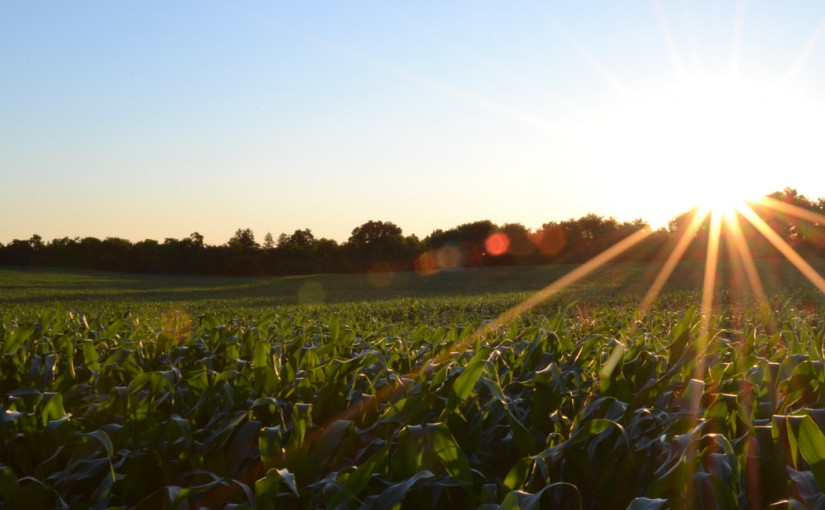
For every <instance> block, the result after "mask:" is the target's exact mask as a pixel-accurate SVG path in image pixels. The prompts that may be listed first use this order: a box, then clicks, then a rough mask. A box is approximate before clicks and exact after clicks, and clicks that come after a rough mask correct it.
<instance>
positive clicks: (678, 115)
mask: <svg viewBox="0 0 825 510" xmlns="http://www.w3.org/2000/svg"><path fill="white" fill-rule="evenodd" d="M804 106H806V105H804V104H803V103H802V102H800V101H799V100H798V99H797V98H796V96H795V95H794V94H792V91H790V90H786V89H783V88H782V87H779V86H772V85H769V84H766V83H762V82H756V81H746V80H742V79H733V78H726V79H706V78H702V79H693V80H683V81H681V82H679V83H678V84H672V85H665V86H658V87H656V88H653V89H651V90H648V91H646V92H644V93H636V94H632V95H631V96H628V97H626V98H625V99H623V100H622V101H620V102H619V103H618V105H617V106H616V107H614V108H612V109H610V108H608V109H607V111H609V113H608V114H606V115H605V114H599V115H598V116H594V117H593V118H591V119H588V120H590V121H592V122H593V125H598V127H597V128H594V131H593V132H592V133H589V134H590V135H591V136H593V137H594V141H595V142H596V145H595V146H596V147H599V149H600V151H599V155H598V156H595V157H597V158H599V161H598V162H599V163H600V166H601V168H603V169H604V170H605V174H606V175H611V176H612V180H613V183H614V186H615V188H616V189H617V190H631V191H629V192H626V193H624V194H623V196H622V197H621V198H617V201H621V200H623V201H624V203H625V204H627V207H631V206H632V207H635V209H634V210H633V212H631V213H630V214H632V215H638V216H642V217H644V218H646V219H648V220H649V221H650V222H651V224H653V225H654V226H657V225H661V224H664V223H666V222H667V220H668V219H670V218H672V217H673V216H674V215H676V214H679V213H681V212H685V211H687V210H689V209H691V208H693V207H695V206H697V205H698V206H700V207H707V208H711V209H713V210H716V211H726V212H731V211H733V210H734V209H735V208H736V207H737V206H738V205H741V204H742V203H744V202H745V201H748V200H755V199H758V198H760V197H762V196H764V195H765V194H767V193H771V192H773V191H778V190H781V189H784V188H785V187H786V186H792V185H793V182H792V181H789V180H788V178H789V173H788V172H789V171H790V172H793V171H795V170H794V169H795V168H799V167H800V166H804V165H800V162H805V163H807V164H808V165H809V164H810V162H811V161H819V160H820V159H821V155H820V154H819V152H820V149H819V147H820V144H819V143H817V142H816V140H814V139H812V137H816V136H817V133H819V132H820V131H821V130H820V129H819V128H820V125H821V120H819V119H818V118H817V117H816V115H813V113H814V112H812V111H811V109H810V108H806V107H804ZM634 193H635V196H630V195H631V194H634ZM616 205H617V206H618V207H617V210H619V209H620V208H621V206H622V205H623V204H622V203H617V204H616Z"/></svg>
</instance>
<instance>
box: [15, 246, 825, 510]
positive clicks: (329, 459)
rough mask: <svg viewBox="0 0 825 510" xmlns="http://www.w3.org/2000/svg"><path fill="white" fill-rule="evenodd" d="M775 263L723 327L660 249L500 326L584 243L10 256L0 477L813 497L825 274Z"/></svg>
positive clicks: (334, 493) (234, 500) (252, 504)
mask: <svg viewBox="0 0 825 510" xmlns="http://www.w3.org/2000/svg"><path fill="white" fill-rule="evenodd" d="M814 263H815V265H816V267H817V268H818V269H821V268H822V267H823V264H822V261H818V262H817V261H815V262H814ZM761 264H762V265H760V270H761V272H762V274H763V278H764V280H765V281H766V287H767V289H768V292H769V295H770V298H771V305H772V308H773V310H774V312H775V315H776V317H775V323H774V324H763V323H762V320H761V315H760V314H759V313H757V307H756V306H755V305H754V304H753V303H752V302H751V301H750V300H749V299H748V298H747V297H745V294H744V292H743V290H742V289H741V287H740V286H738V284H737V283H736V279H735V278H730V279H727V278H726V280H725V281H726V282H729V283H727V284H726V285H724V286H721V287H720V288H719V289H718V292H717V300H716V302H718V303H719V304H720V305H719V306H718V307H717V309H716V310H715V311H714V314H713V320H712V321H711V323H710V334H709V335H708V338H707V340H708V341H707V342H706V343H705V342H703V341H702V338H700V329H701V328H700V313H699V311H698V310H697V306H695V305H696V304H698V303H699V302H700V296H699V294H698V292H697V291H696V290H695V289H696V288H698V287H699V285H700V283H701V275H702V271H703V268H702V265H701V264H694V263H690V262H688V263H682V264H681V265H680V266H679V268H678V270H677V273H676V275H675V277H674V281H673V282H672V283H671V284H670V286H669V287H667V288H666V290H665V293H664V294H663V295H662V296H661V297H660V299H659V300H657V302H656V304H655V306H654V308H653V309H652V310H651V311H650V313H648V314H647V315H646V316H645V317H639V316H638V314H637V311H638V306H639V302H640V299H641V295H642V293H643V292H644V291H645V290H647V288H648V285H649V282H650V281H651V280H652V278H653V276H654V275H655V271H656V270H657V269H658V267H657V266H655V265H644V264H609V265H608V266H606V267H605V268H603V269H602V270H600V271H599V272H598V273H597V274H596V275H594V277H593V278H592V279H589V280H588V281H586V282H582V283H579V284H576V285H575V286H573V287H572V288H571V289H568V290H566V291H564V293H563V294H560V295H557V296H554V297H552V298H551V299H549V300H548V301H546V302H545V303H542V304H541V305H539V306H538V307H537V308H535V309H533V310H532V311H530V312H529V313H527V314H525V315H523V316H521V317H519V318H517V319H516V320H514V321H511V322H509V323H506V324H499V325H496V326H495V327H493V328H492V329H491V330H490V332H489V334H486V335H484V336H481V335H476V334H475V332H477V331H479V329H480V328H482V327H483V326H485V325H489V324H490V321H493V320H495V319H496V317H498V316H499V314H500V313H502V312H503V311H505V310H507V309H508V308H510V307H511V306H513V305H515V304H517V303H519V302H520V301H521V300H522V299H524V298H525V297H527V296H529V295H530V292H531V291H533V290H536V289H538V288H540V287H542V286H543V285H544V284H546V283H549V282H550V281H552V280H554V279H556V278H558V277H559V276H561V275H563V274H564V273H565V272H567V271H569V270H570V268H571V267H569V266H566V267H553V266H547V267H520V268H486V269H476V270H473V271H466V272H443V273H439V274H435V275H432V276H429V277H426V276H422V275H420V274H418V273H383V274H381V275H324V276H313V277H294V278H247V279H244V278H203V277H172V278H162V277H152V276H135V275H122V274H111V273H92V272H79V271H78V272H59V271H41V270H38V271H35V270H11V269H8V270H2V271H0V310H2V311H1V312H0V322H1V323H2V325H0V328H1V329H0V374H2V377H0V501H2V502H4V503H3V504H5V507H6V508H21V507H28V508H48V507H70V506H71V507H72V508H85V507H87V506H88V507H94V508H105V507H107V506H122V507H138V508H189V507H192V508H197V507H209V508H216V507H217V508H220V507H229V506H231V507H234V508H376V509H377V508H382V509H383V508H394V507H396V506H397V505H400V506H401V507H402V508H421V507H430V508H452V509H457V508H482V509H491V510H492V509H510V508H525V509H527V508H546V507H550V506H554V507H558V508H634V509H635V508H699V507H702V508H743V507H748V508H764V507H766V506H768V505H771V504H777V505H778V506H779V507H781V508H784V507H789V508H808V507H811V508H813V507H818V506H820V505H823V504H825V494H824V493H823V489H825V467H823V466H824V464H823V459H825V436H824V435H823V432H822V430H823V429H825V371H823V364H824V363H825V345H823V343H824V342H825V323H824V322H823V316H825V315H824V314H825V296H823V294H821V293H820V292H819V291H818V290H816V289H815V288H813V287H812V286H810V285H809V284H807V283H805V281H803V280H802V279H801V278H800V277H798V276H796V275H795V273H794V272H793V271H792V270H791V268H790V266H788V265H787V264H779V263H775V262H771V261H764V262H763V263H761ZM723 274H728V273H727V272H725V271H723ZM730 274H732V272H730ZM388 275H391V277H392V278H391V279H389V280H387V279H386V277H387V276H388ZM376 276H381V277H382V278H385V279H381V278H376ZM307 288H309V289H310V290H306V289H307ZM313 289H314V290H313ZM697 366H698V367H699V368H700V371H699V373H698V374H697V372H696V370H697ZM0 506H2V505H0Z"/></svg>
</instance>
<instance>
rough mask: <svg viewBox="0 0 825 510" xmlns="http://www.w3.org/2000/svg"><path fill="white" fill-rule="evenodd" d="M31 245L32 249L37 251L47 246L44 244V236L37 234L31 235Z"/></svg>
mask: <svg viewBox="0 0 825 510" xmlns="http://www.w3.org/2000/svg"><path fill="white" fill-rule="evenodd" d="M29 245H31V247H32V249H33V250H35V251H37V250H41V249H43V247H44V246H45V245H44V244H43V238H42V237H40V236H39V235H37V234H34V235H33V236H31V238H30V239H29Z"/></svg>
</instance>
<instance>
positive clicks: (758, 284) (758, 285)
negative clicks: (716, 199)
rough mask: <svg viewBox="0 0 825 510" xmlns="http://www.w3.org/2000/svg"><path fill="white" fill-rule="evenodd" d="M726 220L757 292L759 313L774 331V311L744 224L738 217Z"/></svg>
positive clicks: (749, 279) (731, 236)
mask: <svg viewBox="0 0 825 510" xmlns="http://www.w3.org/2000/svg"><path fill="white" fill-rule="evenodd" d="M725 221H726V226H727V232H728V233H729V234H730V238H731V240H732V241H733V243H732V244H733V247H734V250H735V251H736V253H737V255H738V256H739V259H740V260H741V261H742V264H743V265H744V267H745V275H746V276H747V278H748V284H749V285H750V287H751V290H753V292H754V294H756V299H757V303H758V306H759V315H760V318H761V319H762V323H763V324H764V325H765V326H766V327H767V328H768V331H770V332H772V331H774V330H775V329H776V319H775V317H774V315H773V311H772V310H771V307H770V303H769V301H768V295H767V293H766V292H765V287H764V285H762V278H761V277H760V276H759V272H758V271H757V270H756V264H755V263H754V260H753V254H752V253H751V251H750V248H748V243H747V240H746V239H745V234H744V233H743V232H742V226H741V225H740V224H739V221H738V220H737V218H736V217H728V218H725Z"/></svg>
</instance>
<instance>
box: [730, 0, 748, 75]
mask: <svg viewBox="0 0 825 510" xmlns="http://www.w3.org/2000/svg"><path fill="white" fill-rule="evenodd" d="M746 8H747V2H746V0H738V1H737V2H736V15H735V17H734V22H733V37H732V40H731V49H730V67H729V69H728V75H729V76H730V77H731V78H736V77H737V76H738V75H739V64H740V62H741V60H742V40H743V34H744V31H745V10H746Z"/></svg>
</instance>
